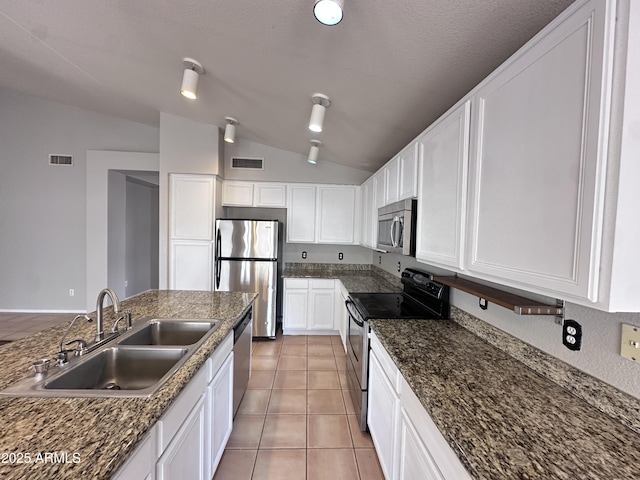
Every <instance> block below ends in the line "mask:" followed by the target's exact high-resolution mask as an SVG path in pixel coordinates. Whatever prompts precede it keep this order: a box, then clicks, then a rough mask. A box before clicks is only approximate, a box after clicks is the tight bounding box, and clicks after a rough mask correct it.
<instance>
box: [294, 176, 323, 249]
mask: <svg viewBox="0 0 640 480" xmlns="http://www.w3.org/2000/svg"><path fill="white" fill-rule="evenodd" d="M315 218H316V187H314V186H302V185H289V186H288V187H287V242H289V243H314V242H315V241H316V221H315Z"/></svg>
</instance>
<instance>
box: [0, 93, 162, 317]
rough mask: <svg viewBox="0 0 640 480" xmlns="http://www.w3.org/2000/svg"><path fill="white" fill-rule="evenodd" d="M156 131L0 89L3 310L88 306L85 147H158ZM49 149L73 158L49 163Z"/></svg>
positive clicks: (0, 275) (0, 281) (0, 300)
mask: <svg viewBox="0 0 640 480" xmlns="http://www.w3.org/2000/svg"><path fill="white" fill-rule="evenodd" d="M158 138H159V131H158V128H156V127H151V126H148V125H142V124H139V123H135V122H130V121H124V120H120V119H117V118H113V117H107V116H104V115H100V114H97V113H93V112H89V111H86V110H81V109H78V108H75V107H69V106H66V105H61V104H57V103H53V102H49V101H46V100H43V99H40V98H37V97H33V96H29V95H25V94H23V93H19V92H16V91H13V90H9V89H4V88H0V166H1V167H2V174H0V225H2V228H0V246H1V248H0V285H2V288H0V310H27V311H38V310H42V311H74V312H77V311H84V310H85V307H86V305H85V299H86V291H85V285H86V269H87V264H86V249H87V244H86V195H87V192H86V151H87V150H89V149H111V150H129V151H151V152H154V151H157V150H158ZM51 153H53V154H69V155H73V159H74V165H73V166H72V167H53V166H49V165H48V155H49V154H51ZM70 288H73V289H74V290H75V296H74V297H70V296H69V293H68V292H69V289H70Z"/></svg>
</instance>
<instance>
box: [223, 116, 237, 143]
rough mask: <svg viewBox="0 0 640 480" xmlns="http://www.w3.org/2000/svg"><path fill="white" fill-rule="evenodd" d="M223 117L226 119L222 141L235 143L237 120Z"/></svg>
mask: <svg viewBox="0 0 640 480" xmlns="http://www.w3.org/2000/svg"><path fill="white" fill-rule="evenodd" d="M224 119H225V120H226V121H227V126H226V127H225V128H224V141H225V142H227V143H235V142H236V125H237V124H238V120H236V119H235V118H233V117H224Z"/></svg>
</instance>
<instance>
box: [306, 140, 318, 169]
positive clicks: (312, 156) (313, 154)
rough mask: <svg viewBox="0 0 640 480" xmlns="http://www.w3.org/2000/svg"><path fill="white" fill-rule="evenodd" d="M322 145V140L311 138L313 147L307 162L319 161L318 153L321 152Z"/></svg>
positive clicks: (314, 162)
mask: <svg viewBox="0 0 640 480" xmlns="http://www.w3.org/2000/svg"><path fill="white" fill-rule="evenodd" d="M320 145H322V142H321V141H320V140H311V148H310V149H309V158H307V162H309V163H311V164H313V165H315V164H316V163H318V153H319V152H320Z"/></svg>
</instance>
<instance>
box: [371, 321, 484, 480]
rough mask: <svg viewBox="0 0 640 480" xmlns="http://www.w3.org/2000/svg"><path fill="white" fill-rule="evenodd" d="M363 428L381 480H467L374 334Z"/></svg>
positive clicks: (444, 441)
mask: <svg viewBox="0 0 640 480" xmlns="http://www.w3.org/2000/svg"><path fill="white" fill-rule="evenodd" d="M367 423H368V425H369V430H370V431H371V438H372V439H373V444H374V446H375V449H376V452H377V454H378V459H379V460H380V466H381V467H382V471H383V473H384V476H385V478H386V479H387V480H471V476H470V475H469V473H468V472H467V470H466V469H465V467H464V466H463V465H462V463H461V462H460V460H459V459H458V457H457V456H456V454H455V452H454V451H453V450H452V449H451V447H450V446H449V444H448V443H447V440H446V439H445V438H444V437H443V436H442V434H441V433H440V431H439V430H438V427H437V426H436V425H435V423H433V420H432V419H431V417H430V416H429V414H427V411H426V410H425V409H424V407H423V406H422V404H421V403H420V401H419V400H418V397H416V395H415V394H414V393H413V390H412V389H411V387H410V386H409V384H408V383H407V382H406V381H405V379H404V378H403V377H402V375H400V372H399V371H398V369H397V367H396V366H395V363H394V362H393V360H391V357H389V354H388V353H387V352H386V350H385V349H384V347H383V346H382V344H381V343H380V341H379V340H378V338H377V337H376V335H375V333H374V332H372V333H371V355H370V361H369V410H368V413H367Z"/></svg>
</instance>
